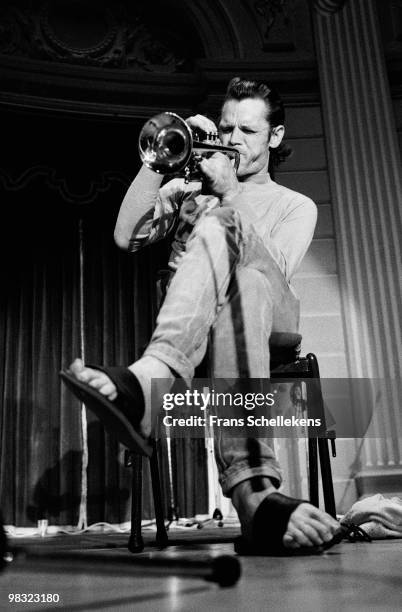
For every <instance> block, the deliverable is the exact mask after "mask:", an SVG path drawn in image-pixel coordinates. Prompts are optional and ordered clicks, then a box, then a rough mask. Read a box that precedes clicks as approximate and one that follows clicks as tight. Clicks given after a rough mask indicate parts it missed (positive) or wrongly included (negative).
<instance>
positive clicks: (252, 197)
mask: <svg viewBox="0 0 402 612" xmlns="http://www.w3.org/2000/svg"><path fill="white" fill-rule="evenodd" d="M137 179H138V177H137ZM137 179H136V181H135V183H136V185H135V191H137V189H140V188H141V180H140V181H138V180H137ZM240 186H241V192H240V194H239V195H237V196H236V197H234V198H233V199H232V200H231V201H230V206H231V207H233V208H234V209H237V210H238V211H239V213H240V216H241V219H242V223H243V225H251V226H252V227H253V228H254V230H255V231H256V233H257V234H258V235H259V236H260V237H261V239H262V241H263V242H264V244H265V246H266V248H267V249H268V250H269V251H270V253H271V254H272V256H273V257H274V259H275V260H276V262H277V263H278V265H279V267H280V269H281V271H282V273H283V275H284V276H285V278H286V280H287V281H290V278H291V277H292V276H293V274H294V273H295V272H296V270H297V268H298V267H299V265H300V262H301V260H302V259H303V257H304V255H305V253H306V251H307V249H308V247H309V245H310V242H311V240H312V237H313V233H314V228H315V224H316V221H317V208H316V205H315V204H314V202H313V201H312V200H311V199H310V198H308V197H307V196H304V195H302V194H300V193H298V192H296V191H293V190H292V189H288V188H287V187H284V186H283V185H279V184H278V183H276V182H275V181H273V180H272V179H271V177H270V176H269V174H258V175H254V176H253V177H251V178H250V179H249V180H248V181H247V182H243V183H240ZM133 187H134V184H133V185H132V187H130V189H132V188H133ZM144 187H145V186H144ZM130 189H129V191H128V193H127V195H126V197H135V199H136V213H137V214H138V220H137V223H136V224H135V228H134V231H133V234H132V237H131V240H130V245H129V250H130V251H136V250H138V249H139V248H141V247H143V246H145V245H148V244H152V243H153V242H155V241H157V240H160V239H161V238H163V237H165V236H166V235H167V233H168V232H169V231H171V230H172V228H173V227H175V228H176V229H175V235H174V240H173V243H172V255H171V258H170V263H171V264H172V265H173V266H174V262H175V260H176V259H177V257H178V256H179V255H180V254H181V253H182V252H183V251H184V250H185V245H186V241H187V239H188V237H189V235H190V233H191V231H192V229H193V227H194V224H195V223H196V221H197V220H198V219H199V218H200V217H201V216H203V215H205V214H208V213H209V211H211V210H213V209H214V208H216V207H217V206H220V205H221V204H220V201H219V199H218V198H217V197H215V196H211V195H202V194H201V184H200V183H198V182H197V183H192V182H190V183H187V184H186V183H185V182H184V179H172V180H171V181H169V182H168V183H166V184H165V185H163V186H162V187H161V189H160V190H159V194H158V195H157V197H156V200H155V198H151V197H149V198H148V197H147V194H146V192H145V193H144V191H142V193H141V196H140V197H138V192H137V195H136V194H135V193H132V194H130Z"/></svg>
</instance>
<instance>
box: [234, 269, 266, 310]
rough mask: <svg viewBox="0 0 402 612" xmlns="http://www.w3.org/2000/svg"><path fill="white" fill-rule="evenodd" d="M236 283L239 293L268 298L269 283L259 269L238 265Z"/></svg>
mask: <svg viewBox="0 0 402 612" xmlns="http://www.w3.org/2000/svg"><path fill="white" fill-rule="evenodd" d="M236 278H237V284H238V286H239V289H240V291H241V293H244V294H245V295H252V296H254V297H255V298H258V299H262V298H263V300H264V302H265V300H268V301H269V300H270V291H269V289H270V284H269V282H268V279H267V277H266V276H265V274H263V272H260V270H256V269H255V268H248V267H245V266H239V267H238V268H237V271H236Z"/></svg>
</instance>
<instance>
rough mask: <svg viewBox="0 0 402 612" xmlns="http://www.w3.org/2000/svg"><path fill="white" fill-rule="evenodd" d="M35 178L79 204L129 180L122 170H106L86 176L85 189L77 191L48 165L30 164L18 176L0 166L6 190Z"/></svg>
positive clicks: (0, 181)
mask: <svg viewBox="0 0 402 612" xmlns="http://www.w3.org/2000/svg"><path fill="white" fill-rule="evenodd" d="M37 179H42V180H43V181H44V182H45V184H46V187H47V188H48V189H51V190H53V191H56V193H57V194H58V196H60V198H62V199H63V200H64V201H65V202H68V203H70V204H79V205H83V204H91V203H92V202H94V201H95V200H96V198H97V196H98V195H99V194H101V193H105V192H106V191H108V190H109V189H110V188H111V187H112V185H113V184H114V183H119V184H121V185H123V186H124V187H128V185H129V184H130V182H131V179H130V178H129V176H128V175H126V174H124V173H123V172H119V171H117V170H106V171H104V172H102V173H101V174H99V175H98V176H97V177H88V183H87V186H86V188H85V190H81V191H80V192H77V191H75V190H74V188H73V187H72V186H71V184H70V183H69V180H68V178H65V177H63V176H60V174H59V171H58V170H57V169H56V168H51V167H50V166H41V165H38V166H32V167H31V168H28V169H27V170H24V171H23V172H21V174H19V175H18V176H11V174H10V173H9V172H8V171H6V170H4V169H3V168H0V185H1V186H2V187H3V189H5V190H6V191H21V190H23V189H25V188H26V187H27V186H28V185H30V184H31V183H32V182H33V181H35V180H37Z"/></svg>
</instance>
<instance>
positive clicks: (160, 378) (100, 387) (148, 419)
mask: <svg viewBox="0 0 402 612" xmlns="http://www.w3.org/2000/svg"><path fill="white" fill-rule="evenodd" d="M128 370H130V371H131V373H132V374H133V375H134V376H135V378H136V379H137V381H138V382H139V384H140V386H141V389H142V394H143V398H144V415H143V418H142V420H141V423H140V432H141V434H142V435H143V436H144V438H148V437H149V436H150V434H151V430H152V410H151V382H152V380H153V382H154V384H153V388H152V399H153V401H154V404H155V405H156V406H158V407H159V405H161V404H162V399H163V395H164V394H165V393H167V392H169V391H170V388H171V386H172V384H173V381H174V375H173V374H172V372H171V370H170V369H169V367H168V366H167V365H166V364H165V363H163V362H162V361H159V359H156V358H155V357H152V356H144V357H141V359H139V360H138V361H136V362H135V363H133V364H131V365H130V366H128ZM69 372H70V374H72V375H73V376H74V377H75V378H76V379H77V380H79V381H81V382H83V383H86V384H87V385H88V386H90V387H93V388H94V389H96V390H97V391H98V392H99V393H101V394H102V395H104V396H105V397H106V398H107V399H108V400H109V401H111V402H113V401H114V400H115V399H116V398H117V396H118V390H117V388H116V385H115V384H114V382H113V381H112V380H111V379H110V378H109V376H108V375H107V374H106V373H105V372H102V371H101V370H97V369H95V368H89V367H87V366H86V365H85V364H84V363H83V361H82V360H81V359H75V360H74V361H73V363H72V364H71V365H70V368H69Z"/></svg>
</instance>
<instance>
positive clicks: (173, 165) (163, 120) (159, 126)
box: [138, 112, 193, 174]
mask: <svg viewBox="0 0 402 612" xmlns="http://www.w3.org/2000/svg"><path fill="white" fill-rule="evenodd" d="M138 147H139V153H140V157H141V160H142V161H143V162H144V164H145V165H146V166H148V168H151V170H154V171H155V172H158V173H160V174H174V173H176V172H178V171H180V170H182V169H183V168H184V167H185V166H186V165H187V164H188V162H189V160H190V157H191V152H192V149H193V136H192V132H191V129H190V128H189V126H188V125H187V123H186V122H185V121H184V120H183V119H182V118H181V117H179V115H176V114H175V113H170V112H166V113H160V114H159V115H155V117H152V118H151V119H149V120H148V121H147V122H146V123H145V125H144V127H143V128H142V130H141V133H140V137H139V144H138Z"/></svg>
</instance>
